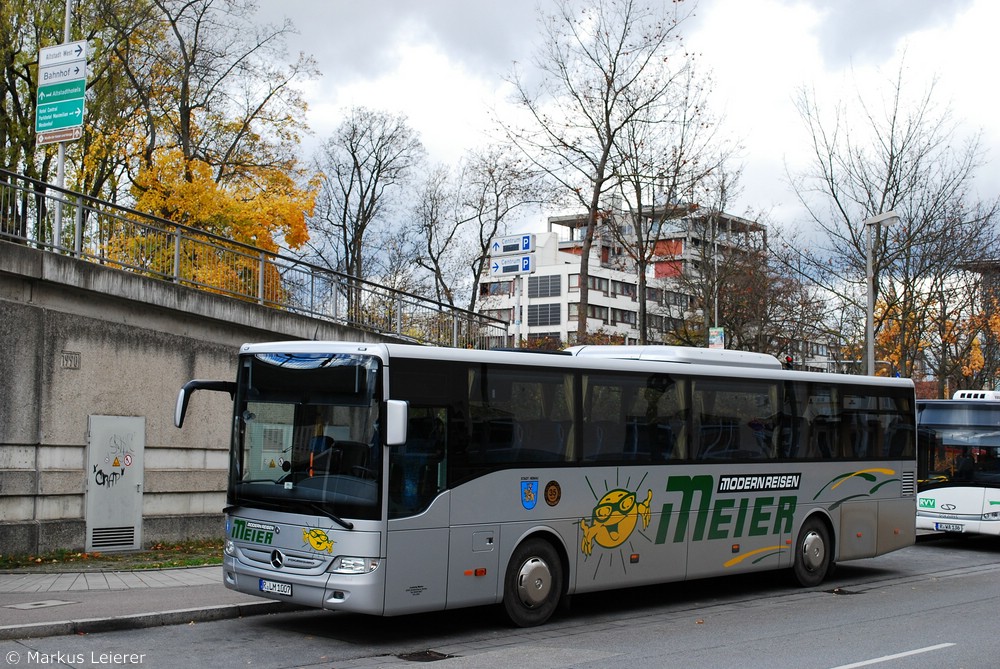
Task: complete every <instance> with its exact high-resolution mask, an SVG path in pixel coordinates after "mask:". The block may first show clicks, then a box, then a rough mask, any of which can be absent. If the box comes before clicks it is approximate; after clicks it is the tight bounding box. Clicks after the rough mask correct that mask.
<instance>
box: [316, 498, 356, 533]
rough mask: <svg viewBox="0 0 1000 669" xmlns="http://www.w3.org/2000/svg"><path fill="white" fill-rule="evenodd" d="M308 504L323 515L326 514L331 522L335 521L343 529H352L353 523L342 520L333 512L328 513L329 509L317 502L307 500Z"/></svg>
mask: <svg viewBox="0 0 1000 669" xmlns="http://www.w3.org/2000/svg"><path fill="white" fill-rule="evenodd" d="M308 504H309V507H310V508H312V509H314V510H316V511H319V512H320V513H322V514H323V515H324V516H326V517H327V518H329V519H330V520H332V521H333V522H335V523H337V524H338V525H340V526H341V527H343V528H344V529H345V530H353V529H354V523H352V522H351V521H349V520H344V519H343V518H341V517H340V516H337V515H335V514H333V513H330V512H329V511H327V510H326V509H324V508H323V507H322V506H321V505H319V504H317V503H315V502H309V503H308Z"/></svg>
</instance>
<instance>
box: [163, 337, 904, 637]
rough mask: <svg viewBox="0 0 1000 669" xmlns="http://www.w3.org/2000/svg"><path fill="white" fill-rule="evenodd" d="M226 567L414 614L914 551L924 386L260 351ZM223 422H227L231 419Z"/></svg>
mask: <svg viewBox="0 0 1000 669" xmlns="http://www.w3.org/2000/svg"><path fill="white" fill-rule="evenodd" d="M198 389H210V390H216V391H227V392H230V393H231V394H232V395H233V397H234V404H233V407H234V409H233V415H232V417H231V420H232V425H233V433H232V446H231V457H230V463H231V465H230V473H229V485H228V506H227V508H226V519H227V520H226V528H227V529H226V531H227V541H226V546H225V556H224V566H223V579H224V582H225V585H226V586H227V587H229V588H232V589H234V590H239V591H241V592H246V593H249V594H254V595H259V596H261V597H267V598H271V599H277V600H282V601H289V602H295V603H298V604H304V605H308V606H314V607H319V608H324V609H330V610H336V611H352V612H360V613H367V614H375V615H387V616H388V615H397V614H405V613H414V612H420V611H434V610H441V609H451V608H459V607H466V606H478V605H487V604H501V605H502V606H503V607H504V608H505V610H506V612H507V614H508V615H509V616H510V618H511V620H512V621H513V622H514V623H516V624H517V625H521V626H531V625H538V624H542V623H544V622H545V621H546V620H547V619H548V618H549V617H550V616H551V615H552V613H553V612H554V611H555V610H556V608H557V607H558V605H559V603H560V601H561V599H562V598H563V597H565V596H567V595H571V594H574V593H583V592H593V591H600V590H609V589H615V588H628V587H634V586H640V585H645V584H651V583H663V582H667V581H677V580H683V579H692V578H701V577H708V576H715V575H720V574H733V573H739V572H750V571H760V570H769V569H790V570H791V572H792V573H793V574H794V575H795V577H796V578H797V580H798V581H799V582H800V583H801V584H802V585H804V586H810V587H811V586H816V585H818V584H820V583H821V582H822V581H823V579H824V577H825V576H826V574H827V572H828V571H829V569H830V568H831V566H832V565H833V563H834V562H835V561H837V560H852V559H857V558H867V557H873V556H877V555H881V554H883V553H886V552H889V551H892V550H896V549H898V548H902V547H904V546H908V545H910V544H912V543H913V541H914V534H915V530H914V522H915V519H914V508H915V494H916V489H915V486H916V461H915V446H914V444H915V434H916V431H915V422H914V421H915V416H914V404H915V400H914V391H913V385H912V383H911V382H910V381H908V380H903V379H885V378H872V377H860V376H843V375H834V374H818V373H809V372H795V371H787V370H783V369H781V366H780V364H779V363H778V362H777V360H776V359H775V358H773V357H771V356H765V355H761V354H752V353H751V354H747V353H738V352H733V351H709V350H705V349H685V348H673V347H577V348H575V349H571V350H570V351H568V352H563V353H562V354H548V355H545V354H538V353H529V352H516V351H471V350H460V349H445V348H432V347H422V346H408V345H393V344H389V345H386V344H359V343H346V342H279V343H268V344H247V345H244V346H243V347H242V348H241V351H240V357H239V370H238V373H237V376H236V380H235V381H203V380H194V381H191V382H189V383H188V384H186V385H185V387H184V389H182V390H181V392H180V394H179V396H178V401H177V409H176V415H175V423H176V424H177V425H178V427H180V426H181V424H182V423H183V418H184V413H185V409H186V407H187V403H188V401H189V398H190V396H191V393H192V392H193V391H195V390H198ZM220 420H221V417H220Z"/></svg>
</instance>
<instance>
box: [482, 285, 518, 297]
mask: <svg viewBox="0 0 1000 669" xmlns="http://www.w3.org/2000/svg"><path fill="white" fill-rule="evenodd" d="M513 287H514V282H513V281H487V282H485V283H481V284H479V295H480V297H486V296H487V295H510V294H512V292H513Z"/></svg>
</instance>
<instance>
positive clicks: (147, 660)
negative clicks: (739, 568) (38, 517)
mask: <svg viewBox="0 0 1000 669" xmlns="http://www.w3.org/2000/svg"><path fill="white" fill-rule="evenodd" d="M998 609H1000V541H996V540H990V539H986V538H967V539H952V538H947V537H944V538H938V537H934V538H925V539H923V540H921V541H920V542H918V544H917V545H916V546H913V547H910V548H907V549H905V550H902V551H898V552H896V553H892V554H889V555H885V556H882V557H879V558H874V559H871V560H861V561H857V562H850V563H844V564H841V565H838V569H837V572H836V574H835V575H834V577H833V578H832V579H831V580H830V581H828V582H827V583H825V584H823V586H821V587H819V588H815V589H802V588H799V587H797V586H795V585H793V584H792V582H791V578H790V575H789V574H788V573H772V574H766V575H755V576H739V577H727V578H720V579H710V580H703V581H693V582H688V583H679V584H669V585H664V586H658V587H650V588H642V589H637V590H628V591H620V592H614V593H602V594H595V595H587V596H578V597H575V598H574V599H573V601H572V605H571V607H570V608H569V610H568V611H563V612H560V614H558V615H557V616H556V617H555V618H554V619H553V620H552V621H550V622H549V623H548V624H547V625H545V626H542V627H538V628H532V629H528V630H522V629H516V628H512V627H510V626H509V624H507V623H506V622H505V621H504V619H503V617H502V615H501V614H500V612H499V611H498V610H497V609H495V608H479V609H466V610H459V611H448V612H443V613H435V614H425V615H418V616H405V617H399V618H371V617H366V616H357V615H347V614H334V613H329V612H323V611H299V612H291V613H280V614H274V615H263V616H254V617H251V618H243V619H237V620H220V621H215V622H204V623H196V624H189V625H175V626H170V627H159V628H153V629H141V630H130V631H120V632H109V633H102V634H87V635H82V636H63V637H50V638H42V639H27V640H23V641H5V642H0V658H3V660H2V661H0V667H3V666H5V665H4V663H6V666H19V667H34V666H38V665H42V664H44V665H46V666H71V667H95V666H136V667H149V668H151V667H186V666H210V667H213V668H218V669H228V668H230V667H232V668H235V667H255V668H265V669H266V668H290V667H343V668H347V667H405V666H413V665H414V664H415V663H417V662H420V663H421V664H423V663H428V662H429V663H430V664H431V665H432V666H434V667H436V668H438V669H453V668H462V669H466V668H472V667H483V668H488V669H502V668H504V667H516V668H517V669H527V668H530V667H540V668H541V667H575V668H589V667H620V668H621V669H639V668H644V667H656V668H660V667H684V668H685V669H699V668H702V667H704V668H709V667H710V668H712V669H718V668H719V667H766V668H767V669H792V668H794V669H806V668H815V669H848V668H851V669H853V668H854V667H884V668H885V669H930V668H934V669H938V668H940V667H965V668H970V669H971V668H975V667H996V666H998V662H1000V661H998V659H997V658H1000V635H997V634H996V633H995V624H996V620H997V611H998Z"/></svg>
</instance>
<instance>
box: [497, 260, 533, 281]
mask: <svg viewBox="0 0 1000 669" xmlns="http://www.w3.org/2000/svg"><path fill="white" fill-rule="evenodd" d="M534 271H535V256H533V255H525V256H504V257H501V258H491V259H490V276H517V275H519V274H531V273H532V272H534Z"/></svg>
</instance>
